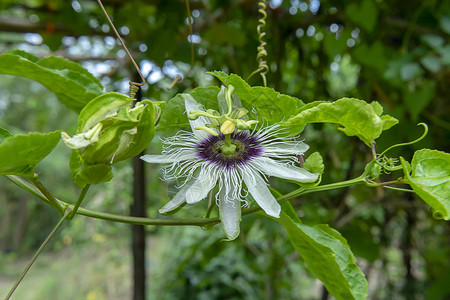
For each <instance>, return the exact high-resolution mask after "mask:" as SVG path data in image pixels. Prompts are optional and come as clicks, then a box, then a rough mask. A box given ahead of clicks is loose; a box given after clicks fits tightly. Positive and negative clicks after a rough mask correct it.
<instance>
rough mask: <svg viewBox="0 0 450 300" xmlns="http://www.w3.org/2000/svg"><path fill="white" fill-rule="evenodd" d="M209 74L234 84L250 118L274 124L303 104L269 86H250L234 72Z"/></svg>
mask: <svg viewBox="0 0 450 300" xmlns="http://www.w3.org/2000/svg"><path fill="white" fill-rule="evenodd" d="M211 74H212V75H214V76H216V77H217V78H218V79H219V80H220V81H222V83H223V84H224V85H226V86H228V85H230V84H231V85H233V86H234V89H235V94H236V95H237V96H238V97H239V98H240V99H241V102H242V106H243V107H245V108H246V109H248V110H249V111H250V113H249V117H250V119H259V120H261V119H262V120H264V121H266V122H268V123H269V124H274V123H277V122H280V121H282V120H286V119H287V118H289V117H291V116H294V115H295V114H296V113H297V112H298V106H303V105H304V104H303V102H302V101H301V100H299V99H297V98H294V97H291V96H288V95H283V94H280V93H278V92H276V91H275V90H273V89H271V88H267V87H262V86H256V87H251V86H250V85H248V83H247V82H245V80H243V79H242V78H241V77H239V76H237V75H236V74H230V75H227V74H225V73H223V72H218V71H215V72H211ZM253 107H254V108H255V109H256V110H257V114H256V115H255V114H253V113H251V111H252V108H253Z"/></svg>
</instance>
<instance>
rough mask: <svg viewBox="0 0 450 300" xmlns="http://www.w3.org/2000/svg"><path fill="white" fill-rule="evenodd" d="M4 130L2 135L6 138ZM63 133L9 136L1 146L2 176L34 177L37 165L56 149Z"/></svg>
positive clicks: (0, 163) (0, 164)
mask: <svg viewBox="0 0 450 300" xmlns="http://www.w3.org/2000/svg"><path fill="white" fill-rule="evenodd" d="M5 131H6V130H4V129H2V133H1V135H3V136H5ZM60 138H61V132H60V131H55V132H50V133H28V134H18V135H15V136H9V137H6V138H4V139H3V142H2V143H1V144H0V174H2V175H22V176H32V175H33V173H34V169H35V168H36V165H37V164H38V163H39V162H40V161H41V160H42V159H43V158H44V157H46V156H47V155H48V154H49V153H50V152H51V151H52V150H53V148H55V147H56V145H57V144H58V142H59V140H60Z"/></svg>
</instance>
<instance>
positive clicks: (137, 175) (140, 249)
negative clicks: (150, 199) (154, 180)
mask: <svg viewBox="0 0 450 300" xmlns="http://www.w3.org/2000/svg"><path fill="white" fill-rule="evenodd" d="M139 156H140V155H139ZM139 156H137V157H134V158H133V169H134V184H133V190H134V202H133V205H132V206H131V215H132V216H135V217H146V213H145V212H146V201H145V198H146V197H145V173H144V164H143V161H142V160H140V159H139ZM132 233H133V243H132V249H133V285H134V286H133V299H134V300H144V299H145V288H146V286H145V279H146V278H145V277H146V276H145V227H144V226H142V225H132Z"/></svg>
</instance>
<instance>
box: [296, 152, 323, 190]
mask: <svg viewBox="0 0 450 300" xmlns="http://www.w3.org/2000/svg"><path fill="white" fill-rule="evenodd" d="M301 167H302V168H303V169H305V170H306V171H308V172H311V173H316V174H318V175H319V177H318V179H317V180H316V181H315V182H311V183H300V182H298V181H293V182H294V183H296V184H298V185H300V186H303V187H307V186H317V185H319V184H320V182H321V181H322V174H323V171H324V170H325V165H324V164H323V158H322V155H320V153H319V152H314V153H311V155H309V156H308V157H307V158H306V160H305V162H304V163H303V165H302V166H301Z"/></svg>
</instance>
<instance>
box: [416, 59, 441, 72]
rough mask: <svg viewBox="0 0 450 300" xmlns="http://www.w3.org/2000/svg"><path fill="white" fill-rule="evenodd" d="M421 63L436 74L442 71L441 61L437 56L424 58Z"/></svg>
mask: <svg viewBox="0 0 450 300" xmlns="http://www.w3.org/2000/svg"><path fill="white" fill-rule="evenodd" d="M420 62H421V63H422V64H423V66H424V67H425V68H427V70H428V71H430V72H433V73H436V72H438V71H439V70H440V69H441V59H440V58H438V57H436V56H433V55H428V56H424V57H422V59H421V60H420Z"/></svg>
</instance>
